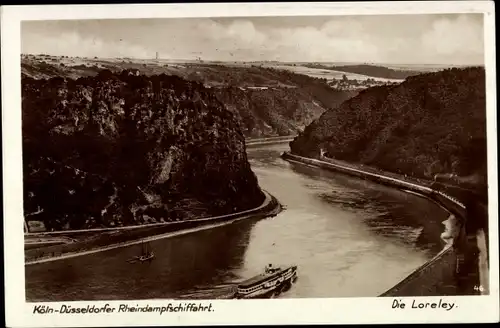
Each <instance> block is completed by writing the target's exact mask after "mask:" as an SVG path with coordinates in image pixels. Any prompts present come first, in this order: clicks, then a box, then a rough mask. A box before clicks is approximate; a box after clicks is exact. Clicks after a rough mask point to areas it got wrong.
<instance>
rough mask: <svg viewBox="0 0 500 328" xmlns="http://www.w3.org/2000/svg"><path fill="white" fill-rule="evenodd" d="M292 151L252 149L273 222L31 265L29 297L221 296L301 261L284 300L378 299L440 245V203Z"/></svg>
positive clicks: (442, 217)
mask: <svg viewBox="0 0 500 328" xmlns="http://www.w3.org/2000/svg"><path fill="white" fill-rule="evenodd" d="M286 149H287V146H286V145H275V146H264V147H261V148H252V149H248V154H249V158H250V162H251V164H252V169H253V170H254V172H255V173H256V175H257V177H258V179H259V183H260V185H261V186H262V188H264V189H266V190H267V191H269V192H270V193H271V194H273V195H274V196H276V197H277V198H278V199H279V201H280V202H281V203H282V204H284V205H285V207H286V210H285V211H283V212H281V213H280V214H279V215H278V216H276V217H274V218H269V219H264V220H260V221H257V222H255V221H252V220H250V221H244V222H238V223H234V224H230V225H227V226H224V227H220V228H215V229H211V230H206V231H201V232H196V233H193V234H188V235H183V236H178V237H175V238H170V239H163V240H156V241H154V242H152V243H151V246H152V248H153V249H154V252H155V254H156V258H155V260H154V261H152V262H151V263H150V264H148V263H143V264H129V263H127V262H126V260H127V259H129V258H130V257H133V256H135V255H137V254H138V253H139V252H140V245H139V246H132V247H127V248H122V249H115V250H110V251H107V252H102V253H98V254H93V255H89V256H82V257H77V258H72V259H67V260H62V261H55V262H49V263H45V264H39V265H34V266H27V267H26V280H27V288H26V290H27V298H28V300H31V301H33V300H91V299H147V298H180V297H189V298H216V297H224V295H226V294H227V291H228V286H231V285H233V284H234V283H236V282H238V281H241V280H243V279H245V278H249V277H251V276H253V275H256V274H258V273H261V271H262V269H263V268H264V266H265V265H266V264H268V263H275V264H282V265H291V264H297V265H298V270H299V272H298V274H299V280H298V281H297V284H296V285H294V286H293V288H292V289H291V290H290V291H288V292H287V293H285V294H283V295H281V297H345V296H377V295H379V294H381V293H382V292H384V291H385V290H387V289H389V288H390V287H392V286H393V285H395V284H396V283H397V282H399V281H400V280H401V279H403V278H404V277H405V276H406V275H407V274H408V273H410V272H411V271H413V270H414V269H416V268H417V267H419V266H420V265H422V264H423V263H425V262H426V261H427V260H428V259H429V258H430V257H432V256H433V255H434V254H436V253H437V252H438V251H440V250H441V248H442V247H443V243H442V242H441V239H440V238H439V237H440V234H441V232H442V229H441V227H442V225H441V222H442V221H444V220H445V219H446V213H445V212H444V211H442V210H441V209H440V208H439V207H438V206H437V205H435V204H433V203H431V202H429V201H427V200H425V199H423V198H420V197H418V196H415V195H413V194H409V193H406V192H402V191H398V190H395V189H392V188H388V187H384V186H380V185H377V184H374V183H371V182H368V181H364V180H361V179H355V178H352V177H348V176H344V175H340V174H335V173H332V172H327V171H323V170H318V169H316V168H311V167H307V166H304V165H299V164H291V163H288V162H286V161H283V160H282V159H281V158H279V155H280V154H281V152H283V151H284V150H286Z"/></svg>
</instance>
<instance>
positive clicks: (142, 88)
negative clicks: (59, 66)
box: [22, 70, 264, 230]
mask: <svg viewBox="0 0 500 328" xmlns="http://www.w3.org/2000/svg"><path fill="white" fill-rule="evenodd" d="M22 108H23V112H22V113H23V164H24V192H25V203H24V206H25V214H26V215H27V216H29V215H30V214H32V213H37V214H36V215H33V216H32V217H31V218H32V219H34V220H40V221H43V222H44V223H45V225H46V227H47V228H49V229H55V230H58V229H63V228H68V227H69V228H73V229H77V228H90V227H103V226H117V225H129V224H140V223H146V222H159V221H172V220H183V219H185V218H194V217H199V216H210V215H219V214H227V213H231V212H234V211H238V210H245V209H248V208H251V207H254V206H257V205H259V204H260V202H262V200H263V199H264V196H263V194H262V192H261V191H260V189H259V187H258V184H257V178H256V177H255V175H254V174H253V172H252V171H251V169H250V165H249V163H248V161H247V157H246V152H245V143H244V136H243V134H242V132H241V130H240V128H239V126H238V123H237V121H236V119H235V118H234V115H233V114H232V113H231V112H230V111H228V110H227V109H226V108H225V106H224V105H223V104H222V103H221V102H220V101H219V100H218V99H217V98H216V97H215V95H214V94H213V93H212V92H210V90H207V89H205V88H204V87H203V85H201V84H199V83H195V82H188V81H186V80H183V79H182V78H179V77H175V76H168V75H164V74H162V75H154V76H149V77H146V76H137V75H136V74H133V72H132V73H131V72H129V71H123V72H122V73H121V74H114V73H112V72H111V71H108V70H104V71H101V72H100V73H99V74H98V75H97V76H95V77H82V78H78V79H76V80H73V79H68V78H66V79H65V78H60V77H56V78H51V79H41V80H35V79H32V78H30V77H26V76H25V77H23V79H22Z"/></svg>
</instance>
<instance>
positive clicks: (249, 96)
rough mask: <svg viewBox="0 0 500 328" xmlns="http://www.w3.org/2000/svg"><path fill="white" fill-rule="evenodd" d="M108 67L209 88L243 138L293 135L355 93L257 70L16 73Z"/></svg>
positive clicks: (52, 60)
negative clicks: (239, 128) (186, 81)
mask: <svg viewBox="0 0 500 328" xmlns="http://www.w3.org/2000/svg"><path fill="white" fill-rule="evenodd" d="M103 68H107V69H109V70H110V71H112V72H115V73H117V74H119V72H121V71H122V70H124V69H127V71H128V72H130V74H132V75H137V74H144V75H146V76H154V75H160V74H168V75H175V76H179V77H181V78H183V79H185V80H188V81H195V82H199V83H203V84H204V85H205V86H207V87H210V88H211V90H212V91H213V92H214V93H215V94H216V95H217V97H218V98H219V99H220V100H221V101H222V102H223V103H224V104H225V105H226V107H227V109H229V110H230V111H231V112H232V113H233V114H234V116H235V119H236V120H237V121H238V123H239V124H240V126H241V129H242V132H243V134H244V135H245V137H247V138H249V137H253V138H260V137H273V136H280V135H296V134H297V132H298V131H303V129H304V128H305V126H306V125H308V124H309V123H311V122H312V120H314V119H316V118H318V117H319V116H320V115H321V114H322V113H323V112H324V111H326V110H327V109H328V108H332V107H335V106H337V105H339V104H341V103H342V102H343V101H345V100H347V99H349V98H350V97H352V96H353V95H355V94H356V93H357V92H355V91H347V90H337V89H334V88H332V87H330V86H328V84H327V81H326V79H319V78H313V77H310V76H307V75H302V74H295V73H293V72H290V71H287V70H284V69H275V68H267V67H260V66H257V65H251V66H249V65H244V64H242V65H235V64H229V63H227V64H224V65H221V64H215V63H177V64H173V63H169V64H165V63H157V62H155V61H150V62H148V61H145V62H144V61H142V62H132V61H128V60H127V61H118V60H105V59H82V58H71V57H70V58H61V57H55V56H34V55H27V56H23V57H22V58H21V71H22V73H23V74H25V75H26V76H30V77H33V78H37V79H40V78H51V77H57V76H59V77H65V78H72V79H77V78H79V77H91V76H96V75H97V74H98V73H99V71H100V70H102V69H103Z"/></svg>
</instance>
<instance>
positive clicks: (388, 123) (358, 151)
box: [291, 68, 487, 191]
mask: <svg viewBox="0 0 500 328" xmlns="http://www.w3.org/2000/svg"><path fill="white" fill-rule="evenodd" d="M291 149H292V152H293V153H296V154H300V155H304V156H310V157H317V156H318V154H319V150H320V149H324V150H325V151H326V152H327V156H329V157H332V158H336V159H340V160H345V161H349V162H353V163H362V164H367V165H371V166H374V167H378V168H380V169H383V170H387V171H391V172H397V173H401V174H408V175H411V176H414V177H421V178H431V177H433V176H434V174H436V173H454V174H457V175H461V176H469V175H474V176H475V177H476V179H475V182H474V183H475V184H476V185H477V184H479V185H481V186H482V190H483V191H484V190H486V173H487V170H486V163H487V161H486V103H485V72H484V69H483V68H466V69H457V68H453V69H449V70H444V71H440V72H436V73H427V74H422V75H418V76H414V77H409V78H408V79H407V80H406V81H405V82H403V83H401V84H399V85H395V86H381V87H374V88H370V89H367V90H364V91H362V92H360V94H359V95H358V96H356V97H354V98H352V99H349V100H348V101H346V102H344V103H343V104H342V105H340V106H338V107H337V108H334V109H331V110H328V111H327V112H325V113H324V114H323V115H322V116H321V117H320V118H319V119H317V120H316V121H314V122H313V123H311V124H310V125H309V126H308V127H307V128H306V129H305V131H304V132H303V133H302V134H300V135H299V136H298V137H297V138H296V139H295V140H294V141H292V142H291Z"/></svg>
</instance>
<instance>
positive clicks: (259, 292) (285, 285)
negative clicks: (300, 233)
mask: <svg viewBox="0 0 500 328" xmlns="http://www.w3.org/2000/svg"><path fill="white" fill-rule="evenodd" d="M296 280H297V266H290V267H287V268H280V267H273V266H272V265H271V264H269V265H268V266H266V268H265V269H264V273H262V274H259V275H257V276H255V277H252V278H250V279H248V280H245V281H244V282H242V283H240V284H239V285H238V286H237V288H236V293H235V298H237V299H244V298H274V297H275V296H277V295H279V294H280V293H282V292H285V291H287V290H289V289H290V288H291V287H292V285H293V283H294V282H295V281H296Z"/></svg>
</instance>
